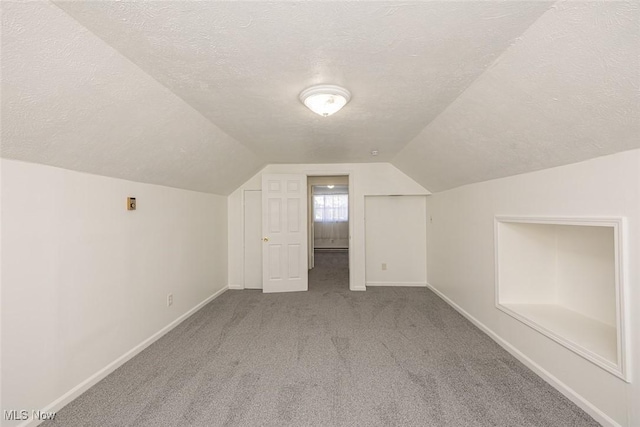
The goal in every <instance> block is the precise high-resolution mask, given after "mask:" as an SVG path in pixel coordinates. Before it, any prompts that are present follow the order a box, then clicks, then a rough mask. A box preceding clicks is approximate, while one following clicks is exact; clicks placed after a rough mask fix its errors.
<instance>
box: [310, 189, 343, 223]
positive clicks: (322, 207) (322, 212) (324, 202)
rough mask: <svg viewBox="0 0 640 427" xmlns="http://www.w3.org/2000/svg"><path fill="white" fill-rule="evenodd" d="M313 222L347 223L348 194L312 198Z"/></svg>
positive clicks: (323, 195) (322, 195)
mask: <svg viewBox="0 0 640 427" xmlns="http://www.w3.org/2000/svg"><path fill="white" fill-rule="evenodd" d="M313 220H314V221H315V222H347V221H349V195H348V194H321V195H314V196H313Z"/></svg>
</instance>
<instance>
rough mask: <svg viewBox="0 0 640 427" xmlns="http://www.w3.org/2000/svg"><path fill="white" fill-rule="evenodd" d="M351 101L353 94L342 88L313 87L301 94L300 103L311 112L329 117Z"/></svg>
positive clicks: (328, 86)
mask: <svg viewBox="0 0 640 427" xmlns="http://www.w3.org/2000/svg"><path fill="white" fill-rule="evenodd" d="M350 99H351V93H350V92H349V91H348V90H347V89H345V88H343V87H340V86H335V85H317V86H311V87H310V88H307V89H305V90H303V91H302V93H300V101H302V103H303V104H304V105H306V106H307V108H309V109H310V110H311V111H313V112H314V113H316V114H319V115H321V116H323V117H327V116H330V115H332V114H333V113H336V112H337V111H339V110H340V109H341V108H342V107H344V106H345V105H346V104H347V102H349V100H350Z"/></svg>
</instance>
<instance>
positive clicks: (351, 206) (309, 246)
mask: <svg viewBox="0 0 640 427" xmlns="http://www.w3.org/2000/svg"><path fill="white" fill-rule="evenodd" d="M305 175H307V199H308V201H309V202H308V203H309V205H311V204H312V199H311V197H312V192H311V184H309V178H312V177H327V176H346V177H347V179H348V181H349V184H348V185H349V189H348V194H349V250H348V254H349V290H353V289H352V285H353V284H354V283H355V280H354V277H353V276H354V272H355V269H354V268H353V267H354V253H353V250H352V249H353V229H354V221H353V218H354V202H355V194H354V190H353V189H354V186H353V172H351V171H324V172H323V171H313V172H306V173H305ZM311 208H312V206H309V209H308V212H307V233H308V236H307V258H308V259H309V267H311V266H312V265H313V264H312V257H313V240H311V238H312V237H313V235H312V234H313V231H312V229H313V225H312V215H313V209H311ZM363 250H364V248H363Z"/></svg>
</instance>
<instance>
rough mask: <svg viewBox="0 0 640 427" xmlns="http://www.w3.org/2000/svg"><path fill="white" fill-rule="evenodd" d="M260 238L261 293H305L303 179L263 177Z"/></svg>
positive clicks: (305, 198) (304, 202) (304, 187)
mask: <svg viewBox="0 0 640 427" xmlns="http://www.w3.org/2000/svg"><path fill="white" fill-rule="evenodd" d="M262 234H263V242H262V274H263V276H262V291H263V292H293V291H306V290H307V288H308V280H309V278H308V270H307V177H306V175H299V174H263V175H262Z"/></svg>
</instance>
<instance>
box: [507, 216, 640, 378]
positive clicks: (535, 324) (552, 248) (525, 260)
mask: <svg viewBox="0 0 640 427" xmlns="http://www.w3.org/2000/svg"><path fill="white" fill-rule="evenodd" d="M622 225H623V221H622V219H621V218H588V219H585V218H539V217H538V218H534V217H504V216H497V217H496V219H495V248H496V307H497V308H498V309H500V310H502V311H503V312H505V313H507V314H509V315H511V316H512V317H514V318H516V319H518V320H519V321H521V322H523V323H524V324H526V325H528V326H530V327H531V328H533V329H535V330H537V331H538V332H540V333H542V334H544V335H546V336H548V337H549V338H551V339H553V340H555V341H556V342H558V343H560V344H561V345H563V346H565V347H567V348H568V349H570V350H572V351H574V352H575V353H577V354H579V355H580V356H582V357H584V358H585V359H587V360H589V361H591V362H593V363H594V364H596V365H598V366H600V367H601V368H603V369H605V370H606V371H608V372H610V373H612V374H614V375H616V376H618V377H620V378H622V379H623V380H625V381H627V380H628V378H627V372H628V369H627V366H626V361H627V357H626V353H625V334H624V326H625V325H624V307H625V305H624V298H623V297H624V292H623V290H624V287H623V285H622V279H623V274H622V272H623V268H622V258H623V257H622V248H623V245H622V235H623V233H622Z"/></svg>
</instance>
